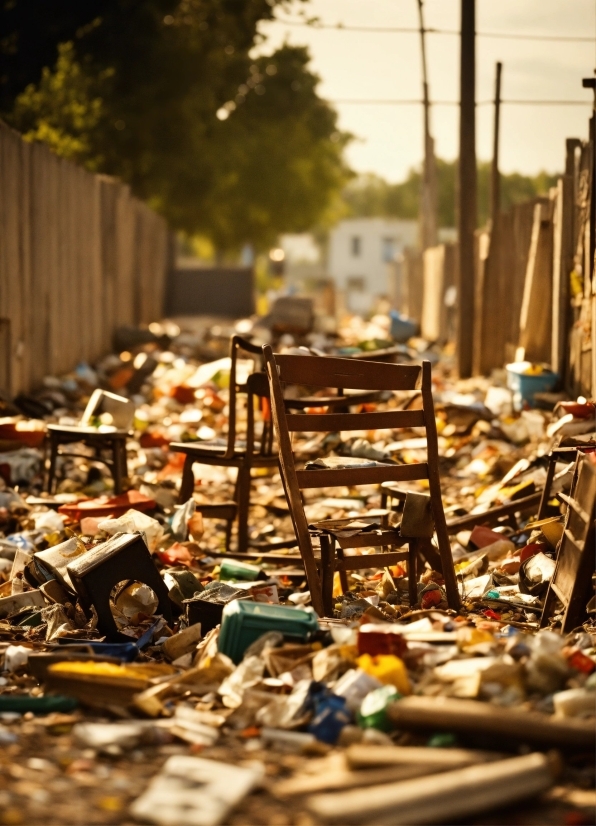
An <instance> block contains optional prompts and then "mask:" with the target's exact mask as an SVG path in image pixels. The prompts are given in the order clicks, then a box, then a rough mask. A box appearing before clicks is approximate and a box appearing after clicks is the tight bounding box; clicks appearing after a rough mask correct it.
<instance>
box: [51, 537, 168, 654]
mask: <svg viewBox="0 0 596 826" xmlns="http://www.w3.org/2000/svg"><path fill="white" fill-rule="evenodd" d="M66 570H67V572H68V575H69V577H70V581H71V582H72V584H73V586H74V588H75V590H76V592H77V594H78V595H79V599H80V601H81V605H82V607H83V610H84V611H85V613H86V615H87V616H88V617H90V616H91V606H93V607H94V608H95V611H96V613H97V627H98V628H99V630H100V631H101V632H102V634H105V635H106V637H108V638H109V639H111V640H124V641H128V642H129V641H130V639H131V638H130V636H127V635H126V634H123V633H122V632H121V631H119V630H118V627H117V625H116V621H115V620H114V616H113V614H112V610H111V608H110V594H111V593H112V589H113V588H114V586H115V585H118V583H120V582H123V581H127V580H129V581H132V582H142V583H144V584H145V585H148V586H149V587H150V588H151V589H152V590H153V592H154V593H155V596H156V597H157V599H158V605H157V610H156V613H158V614H161V615H162V616H163V617H165V619H166V620H168V621H170V620H171V619H172V609H171V605H170V600H169V597H168V589H167V587H166V584H165V583H164V581H163V579H162V578H161V576H160V574H159V571H158V570H157V568H156V567H155V564H154V562H153V559H152V558H151V554H150V553H149V549H148V548H147V545H146V544H145V540H144V539H143V536H142V534H140V533H121V534H116V536H114V537H113V538H112V539H109V540H108V541H107V542H103V543H102V544H101V545H96V546H95V547H93V548H91V550H89V551H87V553H85V554H83V555H82V556H79V557H77V558H76V559H74V560H73V562H71V563H70V564H69V565H68V566H67V569H66Z"/></svg>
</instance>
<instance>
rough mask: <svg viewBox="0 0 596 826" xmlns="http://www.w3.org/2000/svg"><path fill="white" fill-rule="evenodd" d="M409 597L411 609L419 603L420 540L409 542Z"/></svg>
mask: <svg viewBox="0 0 596 826" xmlns="http://www.w3.org/2000/svg"><path fill="white" fill-rule="evenodd" d="M408 596H409V598H410V608H413V607H414V606H415V605H416V603H417V602H418V540H416V539H410V541H409V542H408Z"/></svg>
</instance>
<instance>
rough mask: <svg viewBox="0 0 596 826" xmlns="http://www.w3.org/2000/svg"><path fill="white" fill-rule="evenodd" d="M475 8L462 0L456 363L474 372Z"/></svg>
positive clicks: (467, 373) (466, 372)
mask: <svg viewBox="0 0 596 826" xmlns="http://www.w3.org/2000/svg"><path fill="white" fill-rule="evenodd" d="M475 40H476V8H475V0H461V52H460V120H459V165H458V173H459V174H458V185H459V186H458V194H457V199H458V239H459V267H458V280H457V296H458V308H459V312H458V325H457V366H458V371H459V375H460V377H461V378H469V377H470V376H471V375H472V353H473V348H474V232H475V230H476V220H477V206H476V111H475V110H476V100H475V97H476V43H475Z"/></svg>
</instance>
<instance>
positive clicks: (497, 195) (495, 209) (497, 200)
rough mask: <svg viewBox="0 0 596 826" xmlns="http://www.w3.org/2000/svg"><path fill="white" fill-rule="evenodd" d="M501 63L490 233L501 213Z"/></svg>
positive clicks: (495, 127)
mask: <svg viewBox="0 0 596 826" xmlns="http://www.w3.org/2000/svg"><path fill="white" fill-rule="evenodd" d="M502 69H503V64H502V63H497V73H496V76H495V123H494V133H493V162H492V167H491V176H490V217H491V219H492V232H493V233H494V232H495V231H496V232H498V227H497V224H498V222H499V214H500V212H501V174H500V172H499V125H500V119H501V71H502Z"/></svg>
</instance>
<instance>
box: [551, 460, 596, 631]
mask: <svg viewBox="0 0 596 826" xmlns="http://www.w3.org/2000/svg"><path fill="white" fill-rule="evenodd" d="M595 458H596V452H592V453H585V454H584V453H582V452H577V460H576V465H575V471H574V475H573V482H572V485H571V492H570V495H569V496H566V495H565V494H559V497H560V498H562V499H563V501H564V502H565V503H566V504H567V513H566V515H565V523H564V527H563V536H562V537H561V541H560V544H559V548H558V552H557V563H556V567H555V572H554V574H553V577H552V579H551V581H550V585H549V588H548V592H547V594H546V597H545V600H544V608H543V611H542V618H541V621H540V625H541V627H542V628H544V627H545V626H546V625H548V621H549V619H550V617H551V616H552V614H553V611H554V608H555V605H556V601H557V598H558V599H559V600H560V601H561V602H562V603H563V607H564V615H563V622H562V627H561V632H562V633H563V634H568V633H569V632H571V631H573V630H574V629H575V628H577V627H578V626H580V625H581V624H582V622H584V621H585V620H586V618H587V613H586V606H587V603H588V601H589V599H590V596H591V592H592V576H593V574H594V571H595V569H596V560H595V553H594V552H595V549H596V544H595V543H596V536H595V531H596V523H595V520H596V462H595V461H594V459H595Z"/></svg>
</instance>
